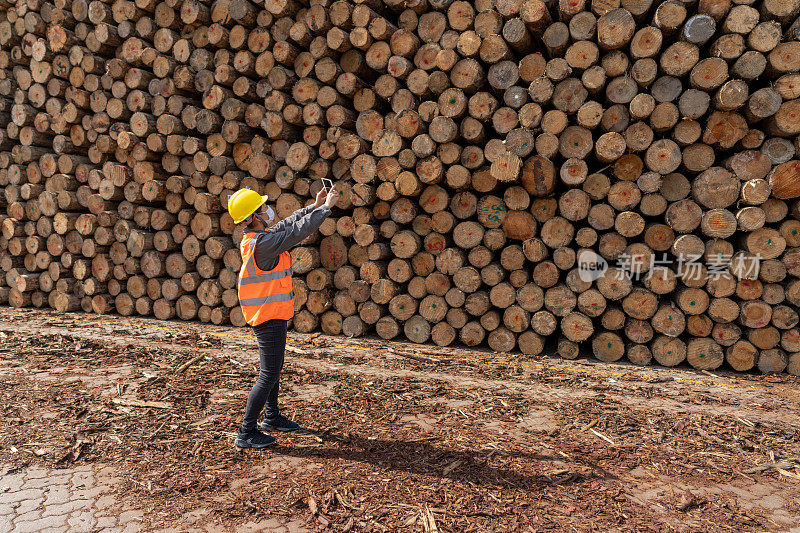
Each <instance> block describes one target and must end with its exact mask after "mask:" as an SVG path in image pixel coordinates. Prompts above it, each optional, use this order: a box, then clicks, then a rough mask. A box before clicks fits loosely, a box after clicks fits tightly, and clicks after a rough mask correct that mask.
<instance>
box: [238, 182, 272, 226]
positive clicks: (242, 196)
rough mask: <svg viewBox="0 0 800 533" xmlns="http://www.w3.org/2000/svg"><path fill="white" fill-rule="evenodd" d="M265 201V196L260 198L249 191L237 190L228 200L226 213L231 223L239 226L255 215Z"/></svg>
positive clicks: (255, 193)
mask: <svg viewBox="0 0 800 533" xmlns="http://www.w3.org/2000/svg"><path fill="white" fill-rule="evenodd" d="M267 200H268V198H267V195H264V196H261V195H260V194H258V193H257V192H256V191H253V190H250V189H239V190H238V191H236V192H235V193H233V194H232V195H231V197H230V198H229V199H228V213H230V215H231V218H232V219H233V222H234V223H235V224H239V223H241V222H243V221H244V220H245V219H246V218H247V217H249V216H250V215H252V214H253V213H255V212H256V211H257V210H258V208H259V207H261V206H262V205H264V202H266V201H267Z"/></svg>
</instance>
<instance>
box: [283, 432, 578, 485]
mask: <svg viewBox="0 0 800 533" xmlns="http://www.w3.org/2000/svg"><path fill="white" fill-rule="evenodd" d="M295 436H296V437H300V438H303V437H312V438H313V437H314V436H316V437H317V438H319V439H321V440H322V444H321V445H320V444H318V443H317V444H316V445H315V446H303V445H299V446H296V447H295V446H292V444H289V443H286V441H285V440H283V439H281V440H279V441H278V445H277V446H275V448H274V450H275V451H276V452H278V453H281V454H283V455H288V456H292V457H300V458H311V457H315V458H319V459H344V460H347V461H354V462H359V463H366V464H371V465H374V466H377V467H381V468H385V469H390V470H398V471H403V472H407V473H410V474H416V475H422V476H432V477H439V478H442V479H444V478H449V479H451V480H453V481H458V482H460V483H471V484H474V485H481V486H499V487H504V488H516V489H533V488H536V487H538V486H542V485H553V484H572V483H576V482H580V481H581V480H582V479H585V478H584V476H583V475H581V474H580V473H578V472H576V471H574V470H572V469H570V468H569V467H568V466H567V465H565V463H564V462H563V461H564V458H563V457H560V456H554V455H542V454H538V453H526V452H522V451H508V450H486V449H483V450H454V449H449V448H444V447H438V446H435V445H433V444H431V443H430V442H429V440H430V439H429V440H424V439H415V440H409V441H403V440H381V439H371V438H364V437H361V436H358V435H353V434H336V433H332V432H329V431H320V432H314V431H311V430H306V431H304V432H302V430H301V433H297V434H295ZM297 440H299V439H295V438H293V439H292V441H293V442H297ZM493 457H494V459H493ZM490 462H492V463H495V464H498V463H499V464H500V465H501V466H491V465H490ZM512 465H518V466H517V467H514V466H512Z"/></svg>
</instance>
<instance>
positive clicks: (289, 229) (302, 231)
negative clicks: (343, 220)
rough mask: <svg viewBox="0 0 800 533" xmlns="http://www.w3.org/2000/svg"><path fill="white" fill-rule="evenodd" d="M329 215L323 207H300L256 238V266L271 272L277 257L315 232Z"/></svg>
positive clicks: (328, 210) (326, 208)
mask: <svg viewBox="0 0 800 533" xmlns="http://www.w3.org/2000/svg"><path fill="white" fill-rule="evenodd" d="M330 214H331V208H330V207H328V206H325V205H322V206H320V207H314V206H313V205H310V206H308V207H301V208H300V209H298V210H297V211H295V212H294V213H292V214H291V215H289V216H288V217H286V218H284V219H283V220H281V221H280V222H278V223H276V224H275V225H274V226H272V227H271V228H268V229H267V230H266V231H264V232H262V233H259V234H258V237H256V252H255V255H256V266H257V267H258V268H260V269H261V270H272V269H273V268H275V267H276V266H277V265H278V256H279V255H281V254H282V253H283V252H286V251H288V250H289V249H290V248H292V247H293V246H295V245H297V244H298V243H300V242H301V241H302V240H303V239H305V238H306V237H308V236H309V235H311V234H312V233H314V232H315V231H317V229H319V227H320V225H321V224H322V222H323V221H324V220H325V219H326V218H328V216H329V215H330Z"/></svg>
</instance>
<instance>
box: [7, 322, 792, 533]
mask: <svg viewBox="0 0 800 533" xmlns="http://www.w3.org/2000/svg"><path fill="white" fill-rule="evenodd" d="M257 361H258V358H257V353H256V348H255V339H254V338H253V337H252V335H251V334H250V332H249V331H248V330H247V329H236V328H223V327H216V326H210V325H201V324H193V323H179V322H172V323H165V322H158V321H154V320H145V319H132V318H126V317H106V316H102V317H98V316H95V315H82V314H66V315H58V314H54V313H50V312H47V311H34V310H19V309H8V308H3V309H2V310H0V413H1V415H0V462H1V463H5V464H14V465H20V466H21V465H43V466H49V467H66V466H69V465H81V464H109V465H113V466H114V467H115V469H116V471H117V475H118V477H119V478H120V479H121V480H122V483H121V484H120V485H119V486H118V487H117V490H118V497H119V498H122V499H124V501H126V503H129V504H135V505H136V506H137V507H138V508H140V509H144V510H146V513H145V517H146V521H147V523H146V526H147V527H148V528H151V529H156V528H158V527H164V526H167V525H169V526H173V527H175V526H176V525H177V526H179V525H180V524H181V520H182V517H186V516H189V515H191V514H192V513H198V512H202V513H204V516H206V519H207V520H210V521H213V522H215V523H217V524H219V525H220V527H221V528H223V529H230V530H235V528H236V525H237V524H241V523H243V522H245V521H247V522H252V521H253V520H258V519H260V518H263V519H264V520H265V523H266V521H268V520H275V519H276V518H278V519H282V520H292V521H293V523H302V524H304V527H305V528H307V529H309V530H312V531H313V530H322V529H327V530H330V531H441V532H450V531H452V532H467V531H545V530H559V531H588V530H600V531H659V532H661V531H800V409H798V406H799V405H800V380H798V379H797V378H794V377H792V376H789V375H785V374H784V375H773V376H762V375H756V374H738V373H726V372H719V373H713V374H712V373H708V372H706V373H702V372H696V371H692V370H689V369H663V368H656V367H647V368H639V367H634V366H630V365H625V364H618V365H615V364H604V363H600V362H597V361H592V360H588V359H581V360H576V361H560V360H558V359H556V358H550V357H542V358H538V357H537V358H525V357H523V356H519V355H508V354H496V353H491V352H486V351H484V352H481V351H474V350H462V349H453V348H441V349H440V348H435V347H432V346H418V345H413V344H404V343H386V342H381V341H379V340H369V339H367V340H364V339H357V340H346V339H342V338H333V337H327V336H324V335H318V334H316V335H300V334H290V339H289V346H288V347H287V364H286V367H285V370H284V374H283V379H282V383H281V385H282V393H281V402H282V406H283V410H284V414H286V415H287V416H289V417H291V418H294V419H295V420H297V421H299V422H300V423H302V424H303V426H305V427H306V428H307V429H306V430H305V431H303V432H300V433H296V434H289V435H280V436H279V438H280V440H279V443H278V445H276V446H274V447H272V448H270V449H268V450H261V451H253V450H248V451H244V452H243V451H240V450H238V449H236V448H235V447H234V446H233V442H232V441H233V437H234V436H235V431H236V428H237V426H238V424H239V423H240V419H241V415H242V414H243V409H244V403H245V400H246V397H247V394H248V392H249V390H250V388H251V386H252V383H253V381H254V379H255V375H256V370H257Z"/></svg>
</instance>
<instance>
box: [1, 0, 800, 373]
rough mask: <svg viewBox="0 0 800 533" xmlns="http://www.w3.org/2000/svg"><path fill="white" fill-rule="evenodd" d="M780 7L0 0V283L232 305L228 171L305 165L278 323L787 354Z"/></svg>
mask: <svg viewBox="0 0 800 533" xmlns="http://www.w3.org/2000/svg"><path fill="white" fill-rule="evenodd" d="M798 14H800V0H683V1H681V0H667V1H664V2H658V1H655V0H598V1H594V0H589V1H586V0H546V1H544V0H475V1H465V0H455V1H453V0H336V1H331V0H264V1H263V3H260V4H257V3H254V2H251V1H250V0H216V1H212V0H164V1H159V0H53V1H52V3H51V2H48V1H44V0H18V1H17V2H16V3H13V2H11V1H10V0H0V125H1V126H2V127H1V128H0V186H2V187H3V188H4V194H2V195H0V202H1V203H2V204H1V205H2V208H3V212H4V213H3V215H2V237H0V268H2V271H3V276H2V280H1V281H0V285H1V286H0V302H2V303H8V304H9V305H11V306H14V307H25V306H34V307H52V308H55V309H56V310H58V311H60V312H69V311H80V310H84V311H93V312H95V313H117V314H121V315H125V316H129V315H143V316H150V315H152V316H155V317H157V318H159V319H165V320H166V319H172V318H178V319H183V320H200V321H202V322H212V323H214V324H226V323H232V324H234V325H243V318H242V313H241V309H240V308H239V307H238V300H237V295H236V280H237V272H238V270H239V268H240V266H241V258H240V256H239V252H238V249H237V243H238V242H239V240H240V239H241V234H242V233H241V232H242V230H241V228H237V227H235V226H234V224H233V223H232V220H231V218H230V217H229V216H228V215H227V214H226V213H225V206H226V205H227V199H228V197H229V196H230V194H231V193H232V192H233V191H235V190H236V189H238V188H240V187H250V188H251V189H254V190H256V191H258V192H260V193H262V194H268V195H269V196H270V198H271V199H273V200H274V202H275V205H276V206H277V209H276V210H277V212H278V214H279V215H280V216H281V217H285V216H288V215H289V214H291V213H292V212H293V211H295V210H296V209H298V208H300V207H302V206H305V205H308V204H310V203H312V202H313V198H314V196H315V194H316V193H317V192H318V191H319V190H320V188H321V180H320V178H330V179H332V180H333V181H334V182H335V184H336V188H337V189H338V190H340V191H341V192H342V196H341V198H340V200H339V203H338V206H337V208H336V209H335V210H334V214H333V216H332V217H330V218H328V219H327V220H326V221H325V223H324V224H323V225H322V227H321V228H320V230H319V231H318V232H317V233H316V234H315V235H312V236H311V237H310V238H309V239H307V241H305V242H304V243H303V245H302V246H300V247H297V248H295V249H294V250H293V251H292V260H293V266H294V271H295V277H294V293H295V304H296V310H297V313H296V316H295V318H294V323H293V326H294V328H295V330H297V331H301V332H311V331H315V330H317V329H321V330H322V331H323V332H325V333H328V334H334V335H338V334H344V335H348V336H361V335H366V334H373V333H374V334H377V335H378V336H380V337H382V338H384V339H401V338H403V337H405V338H407V339H409V340H411V341H413V342H417V343H424V342H427V341H429V340H430V341H433V342H434V343H436V344H438V345H440V346H447V345H450V344H451V343H460V344H463V345H467V346H478V345H481V344H483V343H486V344H488V346H489V347H491V348H492V349H493V350H496V351H500V352H508V351H514V350H518V351H520V352H522V353H523V354H539V353H542V352H543V351H551V350H552V351H556V352H557V353H558V354H560V355H561V356H562V357H564V358H568V359H570V358H575V357H577V356H578V355H579V354H580V353H582V352H591V353H593V354H594V356H595V357H597V358H598V359H601V360H603V361H615V360H619V359H621V358H623V357H627V359H628V360H630V361H631V362H633V363H635V364H640V365H646V364H649V363H650V362H651V361H654V362H657V363H659V364H662V365H666V366H673V365H677V364H679V363H681V362H684V361H687V362H688V363H689V364H691V365H692V366H694V367H696V368H699V369H714V368H717V367H720V366H721V365H722V364H723V363H725V362H727V365H728V366H729V367H732V368H733V369H736V370H741V371H744V370H749V369H751V368H755V367H757V368H759V369H760V370H761V371H764V372H769V371H784V370H787V371H789V372H791V373H793V374H800V328H798V304H800V201H798V200H796V198H797V197H800V154H796V152H798V150H800V137H798V134H800V118H799V117H798V114H800V73H799V72H798V71H799V70H800V40H798V39H800V19H798ZM595 254H596V255H595ZM587 257H588V258H592V257H594V258H595V259H597V261H596V263H597V265H596V266H597V269H596V270H595V271H594V272H595V273H596V274H598V275H599V277H598V278H597V279H592V278H591V277H590V278H587V277H586V274H587V272H588V274H591V273H592V271H591V270H587V269H586V268H584V269H581V268H579V264H581V265H583V264H585V263H586V261H585V259H586V258H587ZM604 261H605V262H606V263H607V266H608V268H607V270H604V269H603V268H601V267H602V264H603V262H604Z"/></svg>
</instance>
